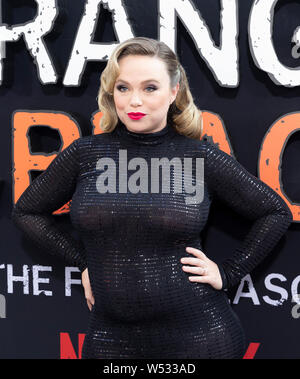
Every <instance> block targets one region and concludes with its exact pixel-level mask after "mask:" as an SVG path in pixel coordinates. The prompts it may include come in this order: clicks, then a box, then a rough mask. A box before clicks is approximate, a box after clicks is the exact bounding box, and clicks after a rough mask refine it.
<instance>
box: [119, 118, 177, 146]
mask: <svg viewBox="0 0 300 379" xmlns="http://www.w3.org/2000/svg"><path fill="white" fill-rule="evenodd" d="M115 130H116V133H117V134H118V135H119V136H120V137H121V138H122V139H124V140H126V141H128V142H132V143H136V144H141V145H157V144H161V143H163V142H165V141H167V140H170V138H172V137H173V136H174V135H175V134H176V130H175V128H174V127H172V126H171V125H170V124H168V123H167V124H166V125H165V126H164V127H163V128H162V129H161V130H159V131H158V132H147V133H145V132H143V133H142V132H133V131H131V130H128V129H127V127H126V125H125V124H123V123H122V122H121V121H120V120H119V123H118V124H117V126H116V129H115Z"/></svg>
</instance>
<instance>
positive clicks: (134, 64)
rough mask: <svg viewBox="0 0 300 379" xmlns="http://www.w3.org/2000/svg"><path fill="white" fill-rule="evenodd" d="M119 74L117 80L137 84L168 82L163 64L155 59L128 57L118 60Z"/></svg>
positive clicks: (141, 56)
mask: <svg viewBox="0 0 300 379" xmlns="http://www.w3.org/2000/svg"><path fill="white" fill-rule="evenodd" d="M119 67H120V74H119V76H118V77H117V80H119V81H120V80H124V81H128V82H133V81H135V82H139V81H141V82H142V81H145V80H149V79H154V80H157V81H160V82H164V81H166V80H168V72H167V69H166V65H165V63H164V62H163V61H162V60H161V59H159V58H156V57H150V56H143V55H129V56H126V57H123V58H121V59H120V60H119Z"/></svg>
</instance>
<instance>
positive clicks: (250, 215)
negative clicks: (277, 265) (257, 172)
mask: <svg viewBox="0 0 300 379" xmlns="http://www.w3.org/2000/svg"><path fill="white" fill-rule="evenodd" d="M204 143H205V144H206V146H205V149H206V154H205V159H204V161H205V163H204V171H205V174H204V175H205V177H206V180H207V182H208V186H209V188H210V190H211V191H212V193H213V195H214V196H216V197H217V198H218V199H220V200H221V201H222V202H224V203H225V204H226V205H228V206H229V207H231V208H232V209H233V210H234V211H235V212H237V213H239V214H240V215H242V216H244V217H245V218H247V219H249V220H252V221H253V224H252V226H251V228H250V231H249V232H248V234H247V235H246V237H245V239H244V241H243V243H242V245H241V246H240V247H238V248H237V249H236V251H235V252H234V253H233V255H232V256H231V257H229V258H228V259H225V260H223V261H221V262H220V263H218V267H219V270H220V274H221V277H222V280H223V286H222V289H229V288H230V287H232V286H234V285H236V284H238V283H239V281H240V280H241V279H242V278H243V277H244V276H245V275H247V274H248V273H250V272H251V271H252V270H253V269H254V268H255V267H256V266H257V265H258V264H259V263H260V262H261V261H262V260H263V259H264V258H265V257H266V256H267V255H268V253H270V252H271V251H272V249H273V248H274V247H275V245H276V244H277V243H278V241H279V240H280V238H281V237H282V236H283V235H284V233H285V232H286V231H287V229H288V227H289V225H290V224H291V222H292V220H293V216H292V213H291V211H290V209H289V208H288V206H287V204H286V203H285V201H284V200H283V199H282V198H281V197H280V196H279V195H278V194H277V193H276V192H275V191H274V190H273V189H272V188H271V187H269V186H268V185H267V184H265V183H264V182H262V181H261V180H259V179H258V178H257V177H255V176H254V175H252V174H251V173H250V172H248V171H247V170H246V169H245V168H244V167H243V166H242V165H241V164H240V163H239V162H238V161H237V160H236V159H235V158H233V157H231V156H230V155H229V154H227V153H225V152H223V151H222V150H220V149H218V148H217V147H216V146H214V145H213V144H211V143H209V142H204Z"/></svg>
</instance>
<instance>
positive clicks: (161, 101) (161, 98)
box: [149, 93, 170, 109]
mask: <svg viewBox="0 0 300 379" xmlns="http://www.w3.org/2000/svg"><path fill="white" fill-rule="evenodd" d="M169 105H170V99H169V96H168V95H167V94H165V93H161V94H157V96H152V97H151V101H150V102H149V106H150V107H151V108H152V109H165V108H168V107H169Z"/></svg>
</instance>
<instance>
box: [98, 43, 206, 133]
mask: <svg viewBox="0 0 300 379" xmlns="http://www.w3.org/2000/svg"><path fill="white" fill-rule="evenodd" d="M128 55H147V56H150V57H156V58H159V59H161V60H162V61H163V62H165V64H166V67H167V71H168V74H169V77H170V85H171V88H174V87H175V86H176V84H177V83H178V81H179V90H178V92H177V96H176V99H175V100H174V101H173V103H172V104H171V105H170V107H169V110H168V114H167V123H170V124H171V125H172V126H174V127H175V129H176V130H177V131H178V133H180V134H183V135H185V136H187V137H190V138H195V139H196V138H197V139H199V138H201V136H202V132H203V121H202V112H201V111H200V110H199V109H198V108H197V107H196V105H195V104H194V99H193V96H192V94H191V91H190V88H189V83H188V80H187V76H186V73H185V70H184V68H183V67H182V65H181V64H180V62H179V60H178V57H177V56H176V54H175V53H174V52H173V51H172V49H170V48H169V46H168V45H166V44H165V43H164V42H161V41H157V40H155V39H152V38H147V37H135V38H130V39H128V40H126V41H124V42H122V43H120V44H119V45H118V46H117V47H116V48H115V49H114V51H113V52H112V54H111V56H110V58H109V60H108V62H107V65H106V67H105V69H104V70H103V71H102V73H101V77H100V89H99V92H98V96H97V100H98V105H99V110H100V111H101V112H102V117H101V120H100V128H101V130H102V131H103V132H111V131H113V130H114V129H115V127H116V125H117V123H118V121H119V118H118V115H117V112H116V108H115V104H114V99H113V90H114V86H115V82H116V79H117V77H118V76H119V74H120V69H119V64H118V61H119V60H120V59H121V58H122V57H125V56H128Z"/></svg>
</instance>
